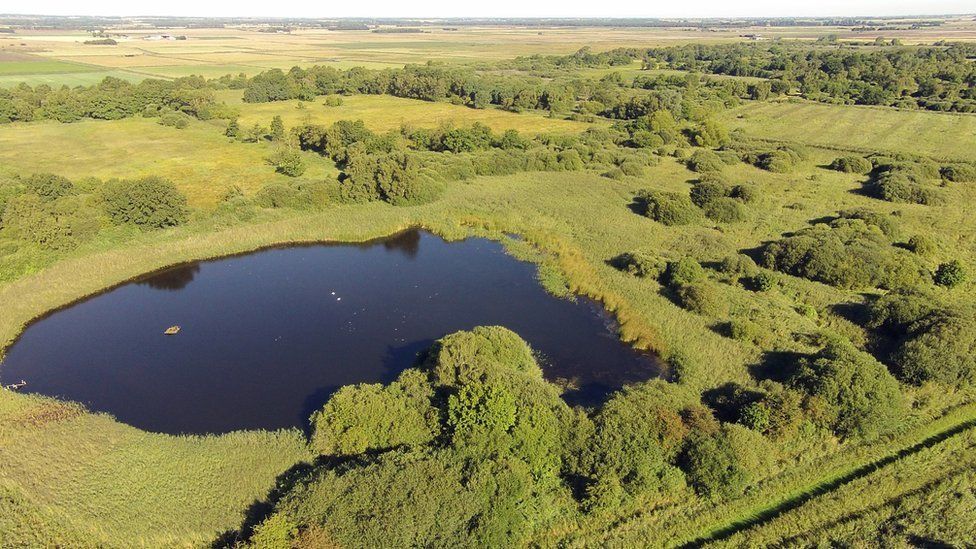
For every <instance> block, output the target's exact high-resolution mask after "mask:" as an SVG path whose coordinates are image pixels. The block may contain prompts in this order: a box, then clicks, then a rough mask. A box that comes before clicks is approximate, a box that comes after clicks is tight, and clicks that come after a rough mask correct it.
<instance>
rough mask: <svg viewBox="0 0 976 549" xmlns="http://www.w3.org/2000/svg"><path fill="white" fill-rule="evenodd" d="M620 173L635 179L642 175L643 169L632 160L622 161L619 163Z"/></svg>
mask: <svg viewBox="0 0 976 549" xmlns="http://www.w3.org/2000/svg"><path fill="white" fill-rule="evenodd" d="M620 171H621V172H623V173H624V175H629V176H631V177H637V176H640V175H642V174H643V173H644V167H643V166H641V165H640V164H639V163H637V162H635V161H633V160H624V161H623V162H621V163H620Z"/></svg>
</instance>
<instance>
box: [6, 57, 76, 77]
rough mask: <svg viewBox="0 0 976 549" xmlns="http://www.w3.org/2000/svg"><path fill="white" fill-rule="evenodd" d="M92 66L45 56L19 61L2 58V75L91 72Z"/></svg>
mask: <svg viewBox="0 0 976 549" xmlns="http://www.w3.org/2000/svg"><path fill="white" fill-rule="evenodd" d="M91 70H92V67H89V66H85V65H79V64H77V63H67V62H64V61H56V60H50V59H43V58H37V59H34V58H29V59H23V60H17V61H2V60H0V76H22V75H31V74H55V73H62V74H63V73H71V72H89V71H91Z"/></svg>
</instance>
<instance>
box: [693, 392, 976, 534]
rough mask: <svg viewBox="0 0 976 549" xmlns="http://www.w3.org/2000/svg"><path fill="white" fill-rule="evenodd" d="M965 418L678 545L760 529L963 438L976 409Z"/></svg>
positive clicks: (974, 419) (974, 420)
mask: <svg viewBox="0 0 976 549" xmlns="http://www.w3.org/2000/svg"><path fill="white" fill-rule="evenodd" d="M963 418H964V419H962V420H961V421H958V422H955V423H954V424H953V425H952V426H950V427H947V428H946V429H944V430H942V431H939V432H938V433H935V434H933V435H930V436H928V437H926V438H925V439H923V440H922V441H920V442H917V443H915V444H911V445H908V446H906V447H904V448H902V449H900V450H898V451H896V452H894V453H893V454H890V455H888V456H885V457H883V458H880V459H877V460H874V461H871V462H869V463H866V464H861V465H859V466H857V467H855V468H853V469H851V470H849V471H848V472H846V473H843V474H841V475H840V476H832V477H830V478H826V479H821V480H820V481H819V482H817V483H815V484H813V485H811V486H809V487H807V488H806V489H804V490H800V491H798V492H796V493H794V494H793V495H791V496H789V497H787V498H786V499H785V500H781V501H779V502H778V503H776V504H774V505H771V506H769V507H766V508H764V509H761V510H759V511H758V512H755V513H752V514H750V516H748V517H744V518H738V519H735V520H732V521H729V522H725V523H724V524H722V525H718V526H716V527H714V528H712V529H710V530H709V531H708V532H707V533H705V534H703V535H701V536H700V537H698V538H696V539H694V540H692V541H689V542H687V543H682V544H680V545H678V547H681V548H683V549H685V548H693V547H703V546H706V545H708V544H710V543H714V542H719V541H722V540H724V539H727V538H729V537H731V536H733V535H734V534H737V533H739V532H742V531H745V530H749V529H751V528H755V527H758V526H762V525H764V524H766V523H769V522H771V521H772V520H774V519H776V518H778V517H780V516H782V515H784V514H785V513H787V512H789V511H792V510H794V509H797V508H799V507H801V506H803V505H804V504H806V503H808V502H810V501H812V500H814V499H815V498H819V497H821V496H825V495H827V494H830V493H832V492H833V491H835V490H837V489H838V488H840V487H842V486H844V485H847V484H849V483H851V482H853V481H855V480H857V479H860V478H863V477H865V476H867V475H870V474H872V473H875V472H878V471H880V470H882V469H884V468H885V467H887V466H890V465H892V464H894V463H896V462H897V461H899V460H901V459H904V458H906V457H908V456H910V455H912V454H915V453H918V452H920V451H922V450H925V449H928V448H932V447H934V446H936V445H938V444H940V443H942V442H944V441H946V440H948V439H950V438H952V437H954V436H957V435H960V434H962V433H964V432H966V431H968V430H969V429H972V428H974V427H976V406H968V407H967V410H966V412H964V413H963Z"/></svg>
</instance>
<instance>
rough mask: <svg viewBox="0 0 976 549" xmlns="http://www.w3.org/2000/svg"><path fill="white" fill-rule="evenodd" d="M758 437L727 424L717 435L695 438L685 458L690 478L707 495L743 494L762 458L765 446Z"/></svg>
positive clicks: (701, 492)
mask: <svg viewBox="0 0 976 549" xmlns="http://www.w3.org/2000/svg"><path fill="white" fill-rule="evenodd" d="M743 431H744V432H743ZM757 437H759V436H758V435H756V434H755V433H751V434H750V431H748V429H745V428H743V427H741V426H737V425H727V426H725V427H724V428H723V429H722V430H721V431H719V432H718V433H716V434H714V435H699V436H695V437H692V438H691V440H690V443H689V445H688V450H687V451H686V452H685V455H684V456H683V459H682V464H683V466H684V469H685V471H686V472H687V474H688V481H689V482H690V483H691V485H692V486H694V487H695V490H696V491H697V492H698V493H699V494H701V495H702V496H705V497H733V496H737V495H739V494H741V493H742V492H744V491H745V489H746V487H748V486H749V484H751V483H752V481H753V478H754V476H755V472H754V469H756V468H757V467H758V464H759V463H760V461H761V460H762V459H763V458H762V454H763V453H764V452H763V451H764V448H765V446H766V445H765V444H764V443H763V441H762V439H761V437H759V438H757Z"/></svg>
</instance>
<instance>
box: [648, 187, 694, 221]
mask: <svg viewBox="0 0 976 549" xmlns="http://www.w3.org/2000/svg"><path fill="white" fill-rule="evenodd" d="M635 201H636V203H637V205H638V207H639V208H640V209H641V210H642V211H643V213H644V215H646V216H647V217H649V218H651V219H653V220H654V221H657V222H658V223H661V224H663V225H669V226H671V225H687V224H688V223H694V222H695V221H698V220H699V219H701V210H699V209H698V208H697V207H696V206H695V205H694V204H693V203H692V202H691V199H689V198H688V196H686V195H683V194H679V193H671V192H657V191H643V192H641V193H640V194H638V195H637V197H636V198H635Z"/></svg>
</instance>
